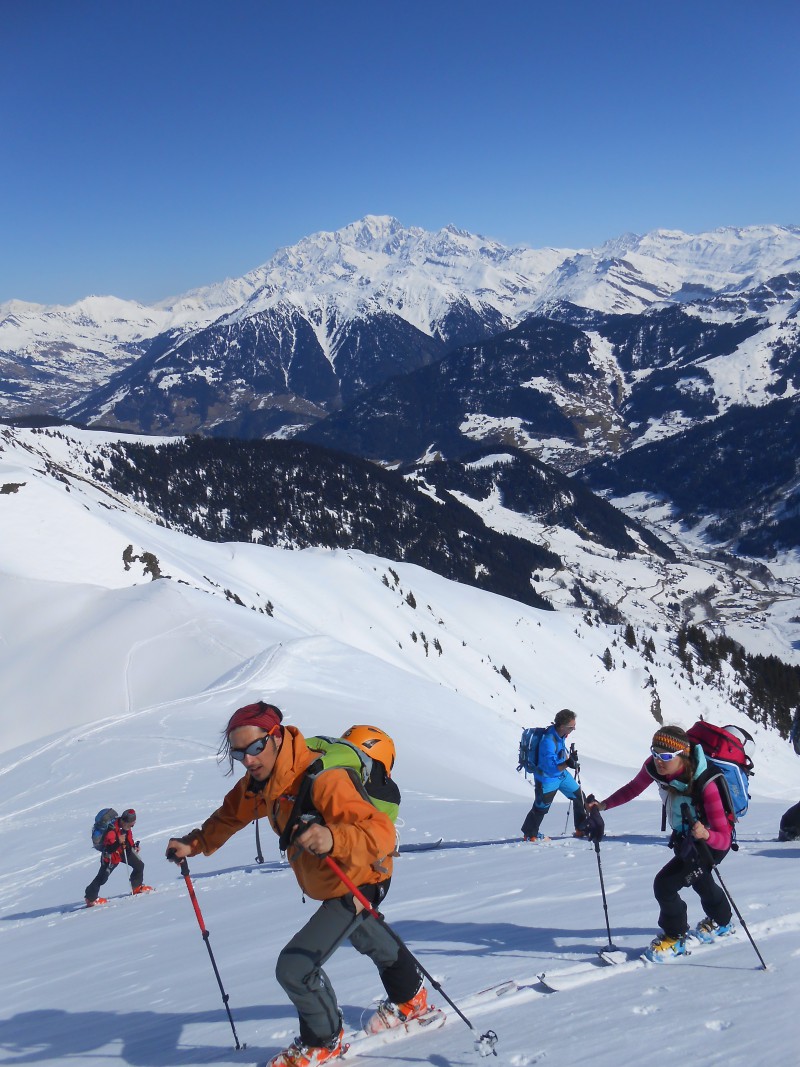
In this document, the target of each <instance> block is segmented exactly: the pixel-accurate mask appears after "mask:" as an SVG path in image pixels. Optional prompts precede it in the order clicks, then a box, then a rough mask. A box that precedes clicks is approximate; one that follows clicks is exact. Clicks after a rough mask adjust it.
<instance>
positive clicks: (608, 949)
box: [586, 793, 619, 953]
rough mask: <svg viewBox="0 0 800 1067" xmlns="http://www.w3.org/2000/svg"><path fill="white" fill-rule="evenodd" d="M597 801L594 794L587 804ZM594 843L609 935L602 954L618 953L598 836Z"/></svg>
mask: <svg viewBox="0 0 800 1067" xmlns="http://www.w3.org/2000/svg"><path fill="white" fill-rule="evenodd" d="M595 800H596V798H595V796H594V794H593V793H590V794H589V796H588V797H587V798H586V803H592V802H594V801H595ZM592 841H593V843H594V851H595V854H596V856H597V874H598V875H599V878H601V894H602V896H603V911H604V913H605V917H606V933H607V934H608V944H607V945H606V947H605V949H603V950H602V953H603V952H618V951H619V950H618V947H617V945H615V944H614V943H613V941H612V940H611V927H610V925H609V922H608V902H607V899H606V883H605V881H604V880H603V864H602V863H601V859H599V840H598V839H597V835H596V834H593V837H592Z"/></svg>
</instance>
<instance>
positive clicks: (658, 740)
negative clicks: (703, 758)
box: [652, 733, 690, 755]
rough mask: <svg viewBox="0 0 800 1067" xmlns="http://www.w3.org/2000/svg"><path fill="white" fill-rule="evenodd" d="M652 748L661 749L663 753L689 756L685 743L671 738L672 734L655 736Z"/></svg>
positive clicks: (676, 738) (687, 746)
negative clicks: (680, 753) (681, 753)
mask: <svg viewBox="0 0 800 1067" xmlns="http://www.w3.org/2000/svg"><path fill="white" fill-rule="evenodd" d="M652 747H653V748H658V749H663V750H664V751H665V752H685V753H686V755H688V754H689V751H690V749H689V745H688V743H687V742H686V741H681V740H680V738H678V737H673V736H672V734H661V733H659V734H656V735H655V737H654V738H653V744H652Z"/></svg>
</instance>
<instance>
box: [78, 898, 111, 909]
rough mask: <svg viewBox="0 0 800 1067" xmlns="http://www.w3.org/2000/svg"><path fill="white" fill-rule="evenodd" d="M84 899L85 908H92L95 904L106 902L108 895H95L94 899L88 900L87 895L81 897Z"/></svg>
mask: <svg viewBox="0 0 800 1067" xmlns="http://www.w3.org/2000/svg"><path fill="white" fill-rule="evenodd" d="M83 899H84V900H85V901H86V907H87V908H93V907H95V906H96V905H97V904H108V897H95V898H94V900H90V899H89V897H84V898H83Z"/></svg>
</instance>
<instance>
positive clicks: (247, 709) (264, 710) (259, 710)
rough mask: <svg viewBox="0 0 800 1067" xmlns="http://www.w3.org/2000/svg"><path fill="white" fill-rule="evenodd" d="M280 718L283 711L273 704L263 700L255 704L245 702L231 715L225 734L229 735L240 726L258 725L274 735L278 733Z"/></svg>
mask: <svg viewBox="0 0 800 1067" xmlns="http://www.w3.org/2000/svg"><path fill="white" fill-rule="evenodd" d="M282 719H283V712H282V711H281V710H280V709H279V708H276V707H275V705H274V704H265V703H264V701H263V700H259V701H258V703H257V704H245V706H244V707H243V708H238V709H237V710H236V711H234V713H233V715H231V717H230V719H229V720H228V725H227V726H226V727H225V736H226V737H230V736H231V734H232V733H233V731H234V730H236V729H238V728H239V727H240V726H258V727H260V729H262V730H266V731H267V733H268V734H271V735H274V734H277V733H278V731H279V729H280V725H281V720H282Z"/></svg>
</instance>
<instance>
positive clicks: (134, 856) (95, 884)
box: [85, 848, 144, 900]
mask: <svg viewBox="0 0 800 1067" xmlns="http://www.w3.org/2000/svg"><path fill="white" fill-rule="evenodd" d="M125 863H127V864H128V866H129V867H130V869H131V889H138V888H139V886H140V885H141V884H142V882H144V864H143V863H142V861H141V860H140V859H139V856H138V853H136V852H134V851H133V849H132V848H126V849H125ZM117 866H119V864H116V863H115V864H113V865H112V864H110V863H106V861H105V860H101V862H100V870H99V871H98V872H97V874H96V875H95V876H94V878H93V879H92V880H91V882H89V884H88V885H87V887H86V892H85V896H86V899H87V900H97V898H98V897H99V896H100V887H101V886H103V885H105V884H106V882H107V881H108V879H109V878H110V877H111V872H112V871H113V870H114V867H117Z"/></svg>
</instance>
